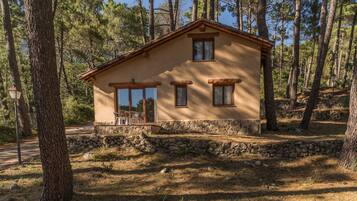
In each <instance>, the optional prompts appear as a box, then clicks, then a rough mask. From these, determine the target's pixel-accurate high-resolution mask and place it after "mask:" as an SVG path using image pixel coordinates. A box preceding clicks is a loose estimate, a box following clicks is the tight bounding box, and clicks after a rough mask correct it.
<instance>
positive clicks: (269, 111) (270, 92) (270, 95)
mask: <svg viewBox="0 0 357 201" xmlns="http://www.w3.org/2000/svg"><path fill="white" fill-rule="evenodd" d="M265 14H266V0H259V4H258V13H257V24H258V32H259V36H261V37H263V38H265V39H269V32H268V27H267V24H266V20H265ZM263 71H264V99H265V113H266V114H265V116H266V119H267V125H266V126H267V130H277V129H278V125H277V121H276V113H275V101H274V85H273V75H272V67H271V57H270V55H268V56H266V58H265V59H264V62H263Z"/></svg>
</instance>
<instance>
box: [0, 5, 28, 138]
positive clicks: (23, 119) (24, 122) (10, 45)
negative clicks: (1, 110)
mask: <svg viewBox="0 0 357 201" xmlns="http://www.w3.org/2000/svg"><path fill="white" fill-rule="evenodd" d="M0 3H1V9H2V13H3V27H4V32H5V38H6V51H7V60H8V62H9V67H10V72H11V77H12V83H13V85H15V87H16V89H17V90H18V91H20V92H22V96H20V99H19V104H18V106H17V107H18V111H19V118H20V121H19V123H20V128H21V132H22V133H23V135H25V136H30V135H31V133H32V131H31V124H30V118H29V115H28V107H27V105H26V103H25V99H24V95H23V94H24V92H23V90H22V85H21V79H20V72H19V68H18V66H17V61H16V52H15V43H14V36H13V33H12V25H11V16H10V8H9V4H8V1H7V0H1V1H0Z"/></svg>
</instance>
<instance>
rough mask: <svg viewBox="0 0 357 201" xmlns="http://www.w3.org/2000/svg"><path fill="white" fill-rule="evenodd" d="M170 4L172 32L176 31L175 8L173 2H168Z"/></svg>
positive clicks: (169, 0)
mask: <svg viewBox="0 0 357 201" xmlns="http://www.w3.org/2000/svg"><path fill="white" fill-rule="evenodd" d="M168 3H169V16H170V31H175V19H174V7H173V5H172V0H168Z"/></svg>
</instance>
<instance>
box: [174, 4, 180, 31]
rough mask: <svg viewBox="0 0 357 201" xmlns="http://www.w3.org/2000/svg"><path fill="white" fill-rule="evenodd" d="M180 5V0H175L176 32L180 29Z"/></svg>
mask: <svg viewBox="0 0 357 201" xmlns="http://www.w3.org/2000/svg"><path fill="white" fill-rule="evenodd" d="M179 4H180V0H175V5H174V26H175V30H176V28H177V27H178V18H179V11H180V9H179Z"/></svg>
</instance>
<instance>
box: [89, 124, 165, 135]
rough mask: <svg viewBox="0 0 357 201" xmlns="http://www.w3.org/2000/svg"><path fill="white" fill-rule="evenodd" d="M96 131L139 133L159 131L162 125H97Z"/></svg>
mask: <svg viewBox="0 0 357 201" xmlns="http://www.w3.org/2000/svg"><path fill="white" fill-rule="evenodd" d="M94 131H95V133H97V134H99V135H111V134H126V135H137V134H140V133H147V134H151V133H158V132H159V131H160V126H158V125H98V124H97V125H95V126H94Z"/></svg>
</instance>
